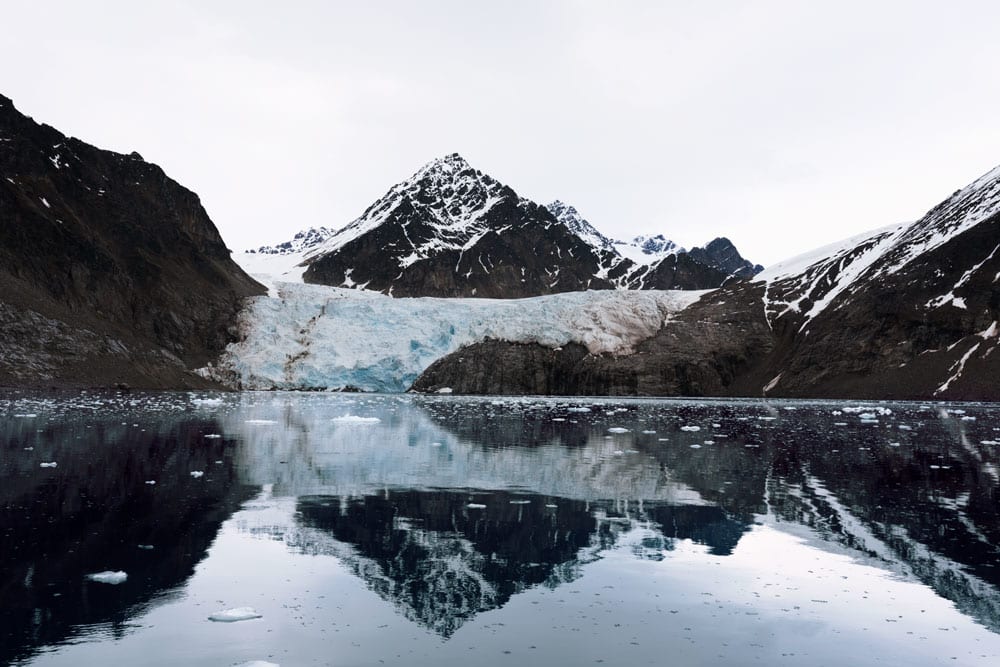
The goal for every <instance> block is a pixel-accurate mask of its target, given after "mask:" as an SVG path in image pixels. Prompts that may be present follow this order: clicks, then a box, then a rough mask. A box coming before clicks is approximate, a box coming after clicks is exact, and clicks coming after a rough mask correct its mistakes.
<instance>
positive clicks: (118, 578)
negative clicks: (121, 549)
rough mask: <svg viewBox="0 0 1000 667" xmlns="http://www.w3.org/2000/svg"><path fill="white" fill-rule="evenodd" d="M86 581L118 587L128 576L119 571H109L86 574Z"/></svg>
mask: <svg viewBox="0 0 1000 667" xmlns="http://www.w3.org/2000/svg"><path fill="white" fill-rule="evenodd" d="M86 578H87V579H89V580H90V581H96V582H97V583H99V584H111V585H112V586H115V585H118V584H120V583H122V582H124V581H125V580H126V579H128V575H127V574H125V573H124V572H122V571H121V570H119V571H117V572H112V571H111V570H105V571H104V572H95V573H94V574H88V575H87V577H86Z"/></svg>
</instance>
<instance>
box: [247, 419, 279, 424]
mask: <svg viewBox="0 0 1000 667" xmlns="http://www.w3.org/2000/svg"><path fill="white" fill-rule="evenodd" d="M246 423H247V424H261V425H266V424H277V423H278V422H276V421H275V420H273V419H248V420H246Z"/></svg>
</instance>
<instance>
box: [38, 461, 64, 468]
mask: <svg viewBox="0 0 1000 667" xmlns="http://www.w3.org/2000/svg"><path fill="white" fill-rule="evenodd" d="M57 465H59V464H58V463H56V462H55V461H47V462H46V461H43V462H41V463H39V464H38V467H39V468H55V467H56V466H57Z"/></svg>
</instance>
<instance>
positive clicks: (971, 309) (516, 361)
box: [414, 168, 1000, 400]
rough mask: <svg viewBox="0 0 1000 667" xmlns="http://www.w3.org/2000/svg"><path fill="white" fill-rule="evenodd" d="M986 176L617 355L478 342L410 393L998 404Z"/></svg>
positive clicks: (999, 270) (729, 292)
mask: <svg viewBox="0 0 1000 667" xmlns="http://www.w3.org/2000/svg"><path fill="white" fill-rule="evenodd" d="M998 344H1000V168H997V169H994V170H993V171H991V172H989V173H987V174H985V175H984V176H982V177H981V178H979V179H977V180H976V181H974V182H973V183H972V184H970V185H969V186H967V187H965V188H963V189H961V190H959V191H957V192H955V193H954V194H953V195H952V196H950V197H949V198H947V199H946V200H945V201H943V202H942V203H941V204H939V205H938V206H936V207H934V208H933V209H932V210H931V211H930V212H928V213H927V214H926V215H925V216H924V217H923V218H921V219H920V220H918V221H917V222H914V223H912V224H904V225H894V226H892V227H888V228H885V229H881V230H876V231H875V232H871V233H868V234H863V235H860V236H858V237H854V238H851V239H847V240H845V241H844V242H841V243H838V244H834V245H832V246H828V247H825V248H821V249H819V250H817V251H815V252H813V253H809V254H807V255H804V256H801V257H798V258H795V259H792V260H790V261H788V262H784V263H782V264H780V265H778V266H775V267H772V268H770V269H769V270H767V271H765V272H763V273H761V274H759V275H757V276H755V277H754V278H753V279H752V281H737V282H735V283H731V284H727V285H725V286H724V287H722V288H720V289H717V290H714V291H712V292H710V293H709V294H707V295H706V296H705V297H703V298H702V299H701V300H700V301H698V302H697V303H694V304H693V305H691V306H689V307H687V308H685V309H684V310H682V311H680V312H678V313H675V314H673V315H672V316H671V318H670V320H669V321H668V322H667V323H666V324H665V325H664V327H663V328H662V329H661V330H660V331H659V332H658V333H657V334H655V335H654V336H652V337H650V338H649V339H647V340H645V341H643V342H641V343H639V344H638V345H636V346H635V348H634V351H633V352H632V353H631V354H623V355H617V356H614V355H593V354H588V352H587V350H586V349H585V348H583V347H582V346H580V345H578V344H569V345H564V346H562V347H561V348H560V349H558V350H552V349H547V348H545V346H544V345H541V344H538V343H521V342H508V341H501V340H485V341H482V342H479V343H476V344H473V345H469V346H467V347H464V348H463V349H461V350H459V351H457V352H455V353H454V354H452V355H449V356H447V357H444V358H442V359H440V360H438V361H437V362H436V363H434V364H432V365H431V366H430V367H429V368H428V369H427V370H426V371H425V372H424V374H423V375H422V376H421V377H420V378H419V379H418V380H417V382H416V383H415V385H414V386H415V388H416V389H419V390H431V391H433V390H435V389H436V388H438V387H443V386H444V387H449V388H450V389H452V390H453V391H455V392H457V393H551V394H561V393H578V394H646V395H687V396H691V395H709V396H760V395H768V396H786V397H838V396H843V397H853V398H912V399H923V400H926V399H931V398H942V399H975V400H1000V383H998V382H997V381H996V378H998V377H1000V354H995V352H996V349H997V347H998Z"/></svg>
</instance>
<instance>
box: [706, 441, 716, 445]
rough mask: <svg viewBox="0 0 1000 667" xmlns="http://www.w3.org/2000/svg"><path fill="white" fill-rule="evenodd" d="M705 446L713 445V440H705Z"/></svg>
mask: <svg viewBox="0 0 1000 667" xmlns="http://www.w3.org/2000/svg"><path fill="white" fill-rule="evenodd" d="M705 444H706V445H714V444H715V440H706V441H705Z"/></svg>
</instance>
